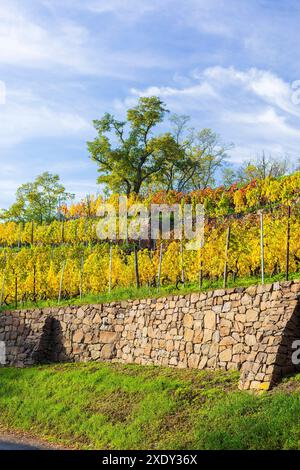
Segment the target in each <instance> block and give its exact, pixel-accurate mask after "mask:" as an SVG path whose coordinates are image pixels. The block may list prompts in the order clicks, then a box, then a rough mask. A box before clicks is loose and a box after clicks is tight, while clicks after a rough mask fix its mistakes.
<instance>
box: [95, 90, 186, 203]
mask: <svg viewBox="0 0 300 470" xmlns="http://www.w3.org/2000/svg"><path fill="white" fill-rule="evenodd" d="M167 112H168V110H167V109H166V108H165V105H164V103H163V102H162V101H161V100H160V99H159V98H158V97H156V96H152V97H142V98H140V99H139V102H138V104H137V106H135V107H133V108H131V109H128V111H127V119H126V120H125V121H119V120H117V119H116V118H115V117H114V116H113V115H111V114H108V113H106V114H105V115H104V116H103V118H102V119H100V120H95V121H94V122H93V124H94V127H95V129H96V131H97V133H98V135H97V137H96V138H95V139H94V140H93V141H92V142H88V144H87V145H88V150H89V152H90V155H91V158H92V160H93V161H95V162H96V163H97V164H98V167H99V170H98V171H99V173H100V176H99V178H98V182H99V183H104V184H105V185H106V186H107V187H108V188H109V189H110V190H112V191H114V192H125V193H126V194H127V195H130V194H131V193H135V194H139V193H140V192H141V191H142V190H143V188H144V187H145V186H146V185H147V184H149V183H150V182H151V181H153V178H156V177H158V175H159V174H161V173H163V172H164V171H165V169H166V168H167V166H168V165H169V164H170V163H171V162H174V161H175V160H176V159H180V158H181V153H182V150H181V147H180V145H178V143H177V142H176V139H175V138H174V136H172V135H171V133H169V132H166V133H163V134H157V133H155V134H154V131H156V130H157V126H158V125H159V124H160V123H162V122H163V120H164V117H165V114H166V113H167Z"/></svg>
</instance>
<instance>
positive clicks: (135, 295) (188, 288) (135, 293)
mask: <svg viewBox="0 0 300 470" xmlns="http://www.w3.org/2000/svg"><path fill="white" fill-rule="evenodd" d="M295 279H300V272H296V273H291V274H290V280H295ZM283 280H285V274H283V273H282V274H277V275H276V276H269V275H266V276H265V283H266V284H267V283H273V282H276V281H283ZM260 283H261V278H260V277H250V276H249V277H241V278H238V279H236V280H235V281H233V280H232V279H228V287H248V286H251V285H256V284H260ZM222 287H223V279H219V280H218V281H210V280H204V281H203V286H202V291H204V292H205V291H208V290H211V289H218V288H222ZM193 292H199V285H198V284H196V283H187V284H186V285H185V287H183V286H180V285H179V287H178V289H176V286H174V285H169V286H165V287H161V288H156V287H140V288H139V289H137V288H135V287H131V288H129V287H128V288H116V289H113V290H112V292H111V293H108V292H103V293H101V294H98V295H92V294H90V295H85V296H83V297H82V299H80V298H79V297H74V298H71V299H67V300H61V302H60V303H59V305H61V306H66V305H86V304H102V303H108V302H114V301H119V300H129V299H143V298H149V297H164V296H167V295H179V294H189V293H193ZM55 306H58V302H57V300H50V299H49V300H45V301H38V302H19V303H18V307H17V308H22V309H28V308H36V307H39V308H42V307H55ZM14 309H16V305H15V304H11V305H4V306H2V307H0V312H1V311H5V310H14Z"/></svg>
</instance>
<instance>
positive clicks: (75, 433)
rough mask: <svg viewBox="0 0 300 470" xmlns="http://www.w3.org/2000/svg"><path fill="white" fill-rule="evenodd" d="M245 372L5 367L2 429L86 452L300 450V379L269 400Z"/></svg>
mask: <svg viewBox="0 0 300 470" xmlns="http://www.w3.org/2000/svg"><path fill="white" fill-rule="evenodd" d="M237 383H238V374H237V373H236V372H222V371H215V372H213V371H192V370H179V369H170V368H162V367H152V366H150V367H142V366H134V365H121V364H107V363H106V364H105V363H88V364H57V365H51V366H36V367H31V368H26V369H14V368H2V369H0V384H1V385H0V426H1V427H2V429H10V430H11V431H13V430H15V431H26V432H28V433H30V434H31V435H33V436H34V435H37V436H39V437H40V438H44V439H46V440H48V441H49V442H52V443H53V442H55V443H58V444H61V445H67V446H71V447H75V448H81V449H122V450H125V449H299V448H300V375H296V376H294V377H293V378H290V379H287V380H285V381H284V382H283V383H282V384H281V385H280V386H279V387H277V388H276V389H275V390H274V391H272V392H269V393H264V394H262V395H259V396H257V395H250V394H249V393H247V392H242V391H238V390H237Z"/></svg>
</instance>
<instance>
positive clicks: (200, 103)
mask: <svg viewBox="0 0 300 470" xmlns="http://www.w3.org/2000/svg"><path fill="white" fill-rule="evenodd" d="M181 82H182V86H178V82H176V81H175V83H174V85H173V84H172V85H169V86H160V87H158V86H151V87H148V88H146V89H142V90H137V89H131V93H130V95H129V96H128V97H127V99H126V100H125V101H124V102H122V103H120V101H118V102H116V107H117V109H118V111H121V110H122V106H123V109H124V108H126V107H127V106H128V105H132V104H134V103H135V102H136V99H137V97H139V96H149V95H152V94H155V95H158V96H160V97H161V98H162V99H164V100H165V101H166V103H167V106H168V107H169V109H171V111H172V112H177V113H181V114H192V116H193V125H194V126H196V127H198V128H202V127H212V128H213V129H215V130H216V131H217V132H219V133H220V134H221V135H222V137H223V139H224V140H225V141H228V142H234V143H235V144H236V147H235V149H234V150H233V151H231V155H232V158H233V160H234V161H239V162H240V161H242V160H245V159H248V158H250V157H251V156H253V155H256V154H258V153H259V152H261V150H263V149H265V150H266V151H269V152H270V153H273V154H276V155H279V154H281V155H282V154H286V153H289V154H290V155H291V157H292V158H293V157H295V158H296V157H297V156H298V149H299V146H300V130H299V124H300V106H297V105H295V104H293V102H292V93H293V90H292V88H291V86H290V85H289V84H288V83H287V82H285V81H284V80H283V79H282V78H280V77H278V76H277V75H275V74H274V73H271V72H270V71H267V70H259V69H256V68H250V69H248V70H238V69H236V68H233V67H228V68H226V67H220V66H215V67H209V68H206V69H204V70H197V69H196V70H193V71H192V72H191V74H190V76H189V77H187V78H186V81H184V80H181Z"/></svg>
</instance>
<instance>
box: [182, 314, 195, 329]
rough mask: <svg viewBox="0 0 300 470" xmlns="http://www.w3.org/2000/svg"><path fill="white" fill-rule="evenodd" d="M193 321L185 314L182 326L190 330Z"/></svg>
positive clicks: (190, 316)
mask: <svg viewBox="0 0 300 470" xmlns="http://www.w3.org/2000/svg"><path fill="white" fill-rule="evenodd" d="M193 321H194V319H193V317H192V315H189V314H186V315H184V317H183V321H182V323H183V326H186V327H187V328H192V326H193Z"/></svg>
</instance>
